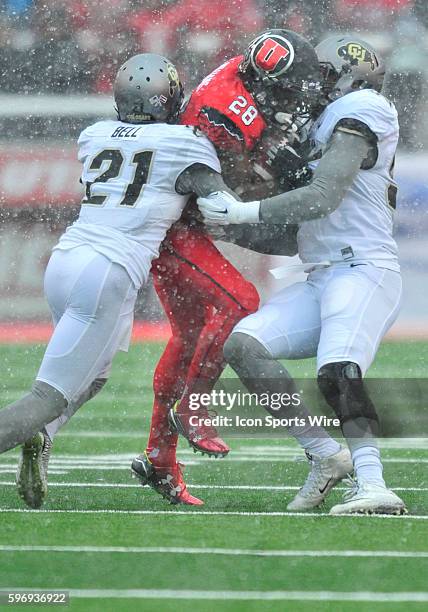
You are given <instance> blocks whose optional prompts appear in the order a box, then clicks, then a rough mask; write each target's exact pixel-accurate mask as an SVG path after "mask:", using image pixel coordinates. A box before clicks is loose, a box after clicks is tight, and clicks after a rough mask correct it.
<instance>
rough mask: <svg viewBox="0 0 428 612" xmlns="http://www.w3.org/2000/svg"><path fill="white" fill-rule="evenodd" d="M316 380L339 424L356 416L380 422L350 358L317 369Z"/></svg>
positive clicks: (358, 369) (359, 372)
mask: <svg viewBox="0 0 428 612" xmlns="http://www.w3.org/2000/svg"><path fill="white" fill-rule="evenodd" d="M317 382H318V387H319V389H320V391H321V393H322V394H323V396H324V398H325V400H326V402H327V403H328V404H329V406H331V408H333V410H334V412H335V413H336V415H337V416H338V418H339V420H340V423H341V425H343V424H344V423H346V422H347V421H350V420H353V421H355V420H357V419H366V420H367V421H370V422H374V423H376V424H378V423H379V419H378V416H377V414H376V410H375V407H374V405H373V403H372V401H371V399H370V397H369V396H368V394H367V392H366V390H365V388H364V383H363V377H362V374H361V369H360V366H359V365H358V364H356V363H353V362H352V361H340V362H337V363H329V364H327V365H325V366H323V367H322V368H321V369H320V371H319V372H318V379H317Z"/></svg>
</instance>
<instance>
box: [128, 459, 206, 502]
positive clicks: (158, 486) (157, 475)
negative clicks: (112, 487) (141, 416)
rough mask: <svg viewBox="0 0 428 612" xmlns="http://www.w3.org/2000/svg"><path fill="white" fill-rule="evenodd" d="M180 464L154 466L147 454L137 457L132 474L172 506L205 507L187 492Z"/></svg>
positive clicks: (133, 463)
mask: <svg viewBox="0 0 428 612" xmlns="http://www.w3.org/2000/svg"><path fill="white" fill-rule="evenodd" d="M181 466H182V464H180V463H175V465H173V466H171V467H158V466H155V465H153V463H152V462H151V461H150V459H149V458H148V457H147V454H146V453H145V452H144V453H143V454H142V455H138V457H135V459H134V461H133V462H132V468H131V469H132V473H133V475H134V476H136V477H137V478H138V480H139V481H140V482H141V484H142V485H143V486H144V485H149V486H150V487H152V489H154V490H155V491H156V492H157V493H159V494H160V495H162V497H164V498H165V499H167V500H168V501H170V502H171V504H187V505H188V506H203V504H204V502H203V501H202V500H201V499H198V498H197V497H194V496H193V495H190V493H189V491H188V490H187V487H186V483H185V482H184V480H183V474H182V473H181Z"/></svg>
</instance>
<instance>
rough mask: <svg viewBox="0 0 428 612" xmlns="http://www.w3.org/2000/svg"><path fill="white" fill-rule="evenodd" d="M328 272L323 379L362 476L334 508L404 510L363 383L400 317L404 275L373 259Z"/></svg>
mask: <svg viewBox="0 0 428 612" xmlns="http://www.w3.org/2000/svg"><path fill="white" fill-rule="evenodd" d="M324 274H325V275H326V279H327V280H326V283H325V287H324V291H323V293H322V301H321V318H322V331H321V337H320V343H319V347H318V358H317V361H318V383H319V387H320V389H321V391H322V393H323V395H324V397H325V399H326V401H327V402H328V403H329V404H330V406H331V407H332V408H333V410H334V411H335V412H336V414H337V416H338V418H339V419H340V422H341V427H342V431H343V434H344V436H345V437H346V439H347V441H348V445H349V448H350V450H351V454H352V459H353V464H354V470H355V475H356V480H357V488H356V489H355V491H353V492H352V494H351V495H348V497H347V501H346V502H345V503H343V504H338V505H337V506H334V508H332V513H334V514H340V513H342V512H358V511H368V512H401V511H403V510H404V504H403V502H402V501H401V500H400V499H399V498H398V497H397V496H396V495H395V494H394V493H392V492H391V491H389V490H388V489H387V488H386V485H385V482H384V479H383V468H382V463H381V459H380V453H379V449H378V446H377V442H376V436H377V435H378V433H379V420H378V416H377V413H376V409H375V406H374V405H373V403H372V401H371V399H370V397H369V395H368V393H367V391H366V389H365V387H364V383H363V376H364V374H365V372H366V371H367V369H368V368H369V366H370V364H371V363H372V361H373V359H374V356H375V354H376V351H377V348H378V346H379V343H380V341H381V339H382V338H383V336H384V334H385V333H386V331H387V330H388V329H389V327H390V326H391V325H392V323H393V322H394V321H395V319H396V317H397V314H398V310H399V304H400V297H401V278H400V275H399V273H397V272H393V271H390V270H386V269H380V268H376V267H374V266H372V265H370V264H367V265H361V266H356V267H352V268H351V267H346V268H342V267H341V268H336V269H334V270H330V271H328V272H324Z"/></svg>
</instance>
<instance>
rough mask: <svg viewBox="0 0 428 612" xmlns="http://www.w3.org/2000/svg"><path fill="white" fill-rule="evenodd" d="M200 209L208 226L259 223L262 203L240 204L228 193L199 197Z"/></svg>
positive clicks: (215, 193)
mask: <svg viewBox="0 0 428 612" xmlns="http://www.w3.org/2000/svg"><path fill="white" fill-rule="evenodd" d="M197 202H198V207H199V210H200V211H201V213H202V215H203V217H204V221H205V223H206V224H207V225H229V224H236V223H259V222H260V219H259V209H260V202H259V201H256V202H239V201H238V200H236V199H235V198H234V197H233V196H232V195H231V194H230V193H227V192H226V191H214V192H213V193H210V194H209V195H208V196H206V197H199V198H198V200H197Z"/></svg>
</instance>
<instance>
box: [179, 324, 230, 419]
mask: <svg viewBox="0 0 428 612" xmlns="http://www.w3.org/2000/svg"><path fill="white" fill-rule="evenodd" d="M241 316H242V315H241V314H240V315H239V318H241ZM236 323H237V320H236V317H234V316H231V315H230V313H227V314H224V313H222V312H217V313H215V314H213V315H212V316H211V317H210V318H209V320H208V322H207V324H206V325H205V327H204V328H203V329H202V331H201V335H200V336H199V339H198V343H197V345H196V348H195V352H194V355H193V358H192V361H191V363H190V366H189V370H188V374H187V378H186V384H185V392H184V395H183V396H182V397H181V399H180V404H179V407H178V412H181V413H186V412H188V410H189V396H190V394H192V393H196V392H197V393H209V392H210V391H211V390H212V388H213V387H214V385H215V383H216V382H217V380H218V379H219V377H220V375H221V373H222V371H223V369H224V366H225V365H226V363H225V360H224V357H223V346H224V343H225V341H226V340H227V338H228V337H229V335H230V333H231V331H232V329H233V328H234V327H235V325H236Z"/></svg>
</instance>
